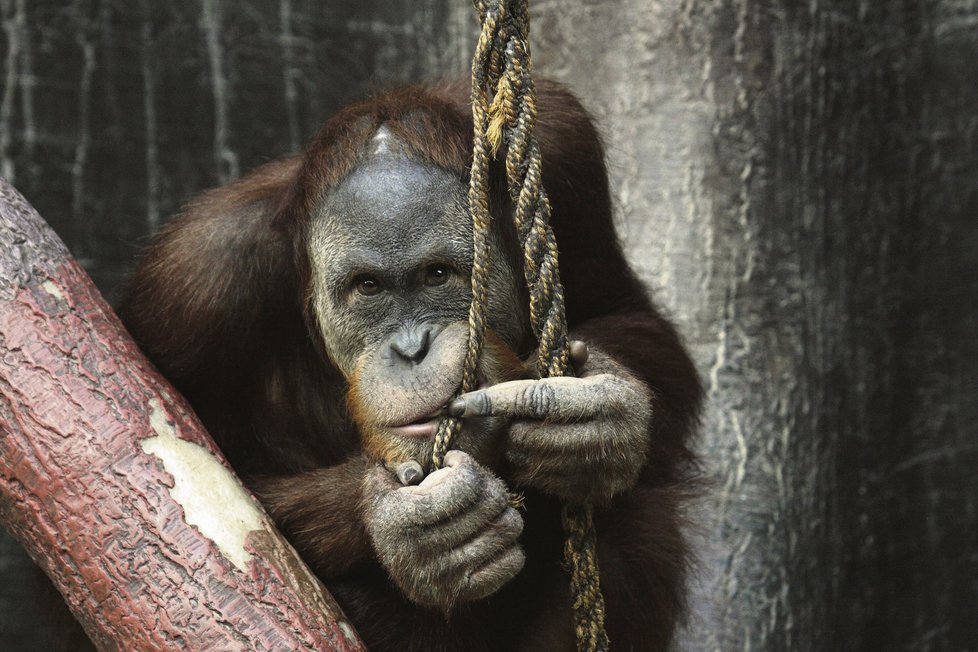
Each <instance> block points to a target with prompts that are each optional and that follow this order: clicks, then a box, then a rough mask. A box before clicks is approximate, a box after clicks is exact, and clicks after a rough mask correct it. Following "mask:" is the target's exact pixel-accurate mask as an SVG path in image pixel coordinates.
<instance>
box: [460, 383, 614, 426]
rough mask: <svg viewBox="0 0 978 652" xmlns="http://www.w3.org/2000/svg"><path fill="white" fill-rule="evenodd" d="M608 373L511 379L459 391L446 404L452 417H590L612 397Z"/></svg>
mask: <svg viewBox="0 0 978 652" xmlns="http://www.w3.org/2000/svg"><path fill="white" fill-rule="evenodd" d="M610 378H611V376H610V375H609V374H599V375H596V376H589V377H587V378H574V377H573V376H558V377H554V378H542V379H540V380H511V381H509V382H505V383H499V384H498V385H493V386H491V387H486V388H484V389H479V390H476V391H474V392H468V393H466V394H462V395H461V396H459V397H458V398H457V399H455V400H454V401H452V402H451V404H450V405H449V406H448V413H449V414H451V415H452V416H454V417H460V418H466V417H490V416H506V417H514V418H522V419H555V420H573V419H584V418H589V417H593V416H594V415H595V414H596V413H597V412H599V411H601V410H602V408H604V407H605V406H606V405H607V404H608V402H609V399H611V398H613V397H610V396H609V388H610V383H609V382H608V381H609V379H610Z"/></svg>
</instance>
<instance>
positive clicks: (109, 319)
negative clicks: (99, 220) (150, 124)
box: [0, 180, 363, 650]
mask: <svg viewBox="0 0 978 652" xmlns="http://www.w3.org/2000/svg"><path fill="white" fill-rule="evenodd" d="M0 252H2V257H0V356H2V357H0V522H2V523H3V524H4V525H5V526H6V527H7V528H8V530H9V531H10V532H11V533H12V534H13V536H14V537H15V538H16V539H17V540H19V541H20V543H21V544H23V545H24V547H25V548H26V549H27V550H28V552H29V553H30V555H31V557H32V558H33V559H34V560H35V561H36V562H37V563H38V564H39V565H40V566H41V567H42V568H44V570H45V571H46V572H47V573H48V575H49V576H50V577H51V578H52V580H53V581H54V583H55V585H56V586H57V587H58V589H59V590H60V591H61V592H62V593H63V594H64V595H65V597H66V600H67V602H68V605H69V607H70V608H71V610H72V612H73V613H74V615H75V616H76V617H77V618H78V619H79V620H80V622H81V623H82V624H83V626H84V627H85V630H86V632H87V633H88V635H89V636H90V637H91V638H92V640H93V641H94V642H95V643H96V644H97V645H98V646H99V648H100V649H103V650H156V649H192V650H200V649H220V650H262V649H265V650H283V649H288V650H300V649H301V650H322V649H332V650H362V649H363V647H362V645H361V644H360V643H359V642H358V640H357V638H356V635H355V634H354V633H353V630H352V628H351V627H350V625H349V624H348V623H347V622H346V621H345V619H344V618H343V616H342V614H341V612H340V610H339V608H338V607H337V605H336V603H335V602H334V601H333V600H332V598H331V597H329V595H328V594H327V593H326V591H325V589H324V588H323V586H322V585H321V584H320V583H319V582H318V580H317V579H316V578H315V577H314V576H313V575H312V573H311V572H310V571H309V570H308V568H306V566H305V565H304V564H303V563H302V562H301V561H300V560H299V558H298V555H297V554H296V553H295V552H294V551H293V550H292V549H291V548H290V547H289V546H288V544H287V543H285V541H284V539H282V538H281V536H280V535H278V534H277V533H276V531H275V528H274V526H273V525H272V522H271V520H270V519H269V518H268V516H267V515H266V514H265V513H264V511H263V510H262V509H261V507H260V505H259V504H258V502H257V501H256V500H255V499H254V498H253V497H252V496H251V495H250V494H249V493H248V492H247V491H246V490H245V489H244V488H243V487H242V486H241V484H240V483H239V482H238V480H237V479H236V478H235V477H234V475H233V473H232V472H231V470H230V467H228V466H227V463H226V462H225V460H224V459H223V457H222V456H221V454H220V453H219V451H218V450H217V449H216V447H215V446H214V444H213V442H212V441H211V440H210V438H209V437H208V436H207V435H206V433H205V432H204V431H203V429H202V426H201V425H200V424H199V422H198V421H197V419H196V417H195V416H194V415H193V413H192V411H191V410H190V408H189V406H188V405H187V404H186V403H185V402H184V401H183V399H182V398H180V397H179V396H178V395H177V394H176V393H175V391H174V390H173V389H172V388H171V387H170V386H169V385H168V384H167V383H166V381H164V380H163V379H162V377H160V376H159V375H158V373H157V372H156V371H155V370H154V369H153V368H152V366H151V365H150V364H149V362H148V361H146V360H145V358H144V357H143V356H142V354H141V353H140V352H139V351H138V349H137V348H136V346H135V344H134V343H133V342H132V341H131V340H130V339H129V337H128V335H127V334H126V332H125V330H124V329H123V327H122V325H121V324H120V323H119V321H118V320H117V319H116V318H115V316H114V315H113V314H112V312H111V310H110V309H109V308H108V306H106V304H105V303H104V301H103V300H102V298H101V297H100V296H99V294H98V292H97V290H95V288H94V286H93V285H92V283H91V281H90V280H89V279H88V277H87V276H86V275H85V273H84V272H83V271H82V270H81V269H80V268H79V267H78V265H77V264H76V263H74V262H73V261H72V260H71V258H70V257H69V256H68V254H67V251H66V250H65V249H64V245H62V244H61V242H60V241H58V240H57V238H56V237H55V236H54V234H53V233H52V232H51V231H50V230H48V229H47V227H46V225H44V223H43V222H42V221H41V219H40V217H39V216H38V215H37V214H36V213H35V212H34V211H33V209H31V208H30V207H29V206H28V205H27V203H26V202H25V200H24V199H23V198H22V197H21V196H20V195H19V194H18V193H17V192H16V191H15V190H14V189H13V188H12V187H11V186H10V185H9V184H7V183H6V182H5V181H2V180H0Z"/></svg>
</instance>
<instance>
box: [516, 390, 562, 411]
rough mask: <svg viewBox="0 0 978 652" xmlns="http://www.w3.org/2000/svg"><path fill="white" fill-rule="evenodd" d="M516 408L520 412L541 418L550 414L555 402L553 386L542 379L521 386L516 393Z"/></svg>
mask: <svg viewBox="0 0 978 652" xmlns="http://www.w3.org/2000/svg"><path fill="white" fill-rule="evenodd" d="M515 402H516V408H517V410H518V411H519V413H520V414H527V415H529V416H531V417H534V418H543V417H545V416H546V415H548V414H550V412H551V410H553V408H554V405H555V403H556V393H555V391H554V388H553V387H551V386H550V385H549V384H547V383H546V382H544V381H540V382H536V383H532V384H529V385H527V386H526V387H523V388H521V389H520V390H519V391H518V392H517V393H516V401H515Z"/></svg>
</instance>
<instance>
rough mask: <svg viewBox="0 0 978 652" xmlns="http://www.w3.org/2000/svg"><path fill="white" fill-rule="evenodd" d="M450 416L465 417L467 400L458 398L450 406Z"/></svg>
mask: <svg viewBox="0 0 978 652" xmlns="http://www.w3.org/2000/svg"><path fill="white" fill-rule="evenodd" d="M448 414H449V415H451V416H453V417H456V418H459V417H464V416H465V399H464V398H457V399H455V400H454V401H452V402H451V403H449V404H448Z"/></svg>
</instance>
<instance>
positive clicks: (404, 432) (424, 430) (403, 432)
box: [388, 419, 438, 439]
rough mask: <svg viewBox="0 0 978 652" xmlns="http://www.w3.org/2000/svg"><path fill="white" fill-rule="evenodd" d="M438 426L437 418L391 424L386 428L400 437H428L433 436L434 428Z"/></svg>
mask: <svg viewBox="0 0 978 652" xmlns="http://www.w3.org/2000/svg"><path fill="white" fill-rule="evenodd" d="M437 427H438V420H437V419H430V420H428V421H421V422H414V423H409V424H407V425H406V426H392V427H390V428H388V430H390V432H391V433H393V434H395V435H398V436H400V437H409V438H411V439H429V438H431V437H434V436H435V428H437Z"/></svg>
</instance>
